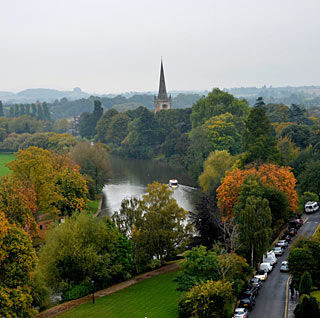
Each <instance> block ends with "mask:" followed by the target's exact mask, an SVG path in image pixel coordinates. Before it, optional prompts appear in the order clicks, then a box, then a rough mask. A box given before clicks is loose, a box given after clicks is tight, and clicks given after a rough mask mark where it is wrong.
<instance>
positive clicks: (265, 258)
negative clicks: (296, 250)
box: [262, 251, 277, 266]
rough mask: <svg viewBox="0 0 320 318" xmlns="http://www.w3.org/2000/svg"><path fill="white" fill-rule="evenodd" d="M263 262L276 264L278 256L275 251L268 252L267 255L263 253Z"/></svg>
mask: <svg viewBox="0 0 320 318" xmlns="http://www.w3.org/2000/svg"><path fill="white" fill-rule="evenodd" d="M262 260H263V263H270V265H272V266H273V265H275V264H276V263H277V257H276V255H275V254H274V252H273V251H270V252H268V253H267V254H266V255H263V259H262Z"/></svg>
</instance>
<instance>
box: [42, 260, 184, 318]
mask: <svg viewBox="0 0 320 318" xmlns="http://www.w3.org/2000/svg"><path fill="white" fill-rule="evenodd" d="M178 268H179V264H178V263H172V264H169V265H166V266H163V267H160V268H158V269H156V270H154V271H152V272H148V273H144V274H141V275H139V276H136V277H134V278H132V279H129V280H126V281H124V282H122V283H119V284H116V285H112V286H110V287H109V288H106V289H103V290H100V291H97V292H95V293H94V297H95V298H100V297H104V296H107V295H109V294H112V293H115V292H117V291H119V290H122V289H124V288H127V287H129V286H131V285H134V284H136V283H138V282H141V281H143V280H145V279H147V278H151V277H154V276H158V275H160V274H164V273H168V272H171V271H174V270H176V269H178ZM89 301H92V294H90V295H88V296H85V297H82V298H79V299H75V300H72V301H69V302H66V303H63V304H61V305H58V306H55V307H52V308H50V309H48V310H46V311H44V312H41V313H40V314H38V315H37V316H36V317H37V318H50V317H55V316H57V315H59V314H61V313H63V312H65V311H67V310H70V309H72V308H74V307H77V306H79V305H81V304H84V303H87V302H89Z"/></svg>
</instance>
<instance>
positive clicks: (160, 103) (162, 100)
mask: <svg viewBox="0 0 320 318" xmlns="http://www.w3.org/2000/svg"><path fill="white" fill-rule="evenodd" d="M171 108H172V102H171V95H170V96H169V98H168V94H167V89H166V82H165V79H164V71H163V64H162V60H161V68H160V83H159V93H158V96H157V97H156V96H155V97H154V112H155V113H157V112H159V111H160V110H163V109H164V110H168V109H171Z"/></svg>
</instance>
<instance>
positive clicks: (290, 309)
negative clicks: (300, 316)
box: [287, 278, 299, 318]
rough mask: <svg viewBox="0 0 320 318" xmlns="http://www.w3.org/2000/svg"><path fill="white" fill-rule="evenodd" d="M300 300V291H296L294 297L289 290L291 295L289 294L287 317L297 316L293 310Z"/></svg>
mask: <svg viewBox="0 0 320 318" xmlns="http://www.w3.org/2000/svg"><path fill="white" fill-rule="evenodd" d="M290 280H291V278H290ZM298 302H299V293H298V291H295V293H294V296H293V297H292V295H291V294H290V291H289V295H288V316H287V318H295V317H294V313H293V311H294V309H295V308H296V306H297V304H298Z"/></svg>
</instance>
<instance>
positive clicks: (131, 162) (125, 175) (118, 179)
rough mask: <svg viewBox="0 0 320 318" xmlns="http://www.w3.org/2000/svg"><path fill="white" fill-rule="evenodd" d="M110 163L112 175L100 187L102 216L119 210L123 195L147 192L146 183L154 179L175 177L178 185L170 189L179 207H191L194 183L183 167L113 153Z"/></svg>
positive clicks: (136, 194) (196, 191)
mask: <svg viewBox="0 0 320 318" xmlns="http://www.w3.org/2000/svg"><path fill="white" fill-rule="evenodd" d="M110 164H111V170H112V177H111V179H110V180H109V182H108V183H107V184H106V185H105V186H104V188H103V190H102V192H103V195H104V198H103V199H104V200H103V205H102V211H101V216H103V215H109V216H110V215H112V214H113V212H114V211H118V210H119V208H120V206H121V201H122V200H123V199H125V198H130V197H132V196H136V197H141V196H142V195H143V194H145V193H146V189H147V185H148V184H150V183H152V182H154V181H158V182H160V183H166V184H167V183H168V181H169V179H177V180H178V182H179V187H178V188H177V189H175V190H174V192H173V197H174V198H175V199H176V200H177V203H178V204H179V206H181V207H182V208H184V209H185V210H187V211H193V210H194V201H195V199H196V196H197V193H198V190H197V189H196V186H197V184H196V182H195V181H194V180H193V179H191V178H190V177H188V176H187V174H186V172H185V171H184V170H182V169H177V168H173V167H170V166H168V165H167V164H165V163H161V162H155V161H151V160H139V159H124V158H119V157H113V156H111V157H110Z"/></svg>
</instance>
